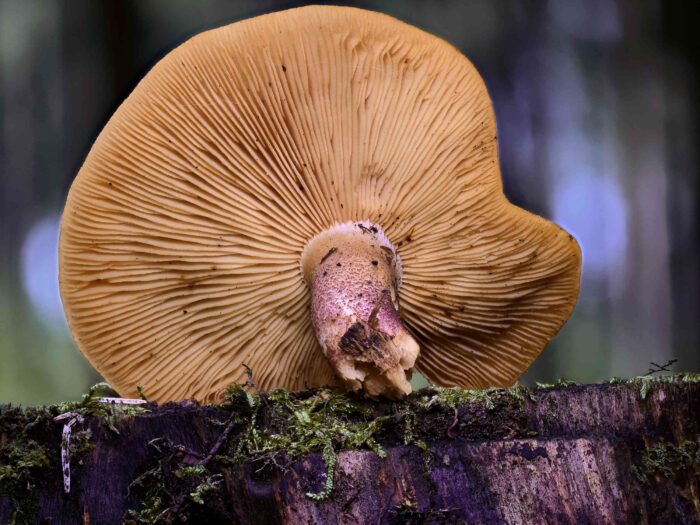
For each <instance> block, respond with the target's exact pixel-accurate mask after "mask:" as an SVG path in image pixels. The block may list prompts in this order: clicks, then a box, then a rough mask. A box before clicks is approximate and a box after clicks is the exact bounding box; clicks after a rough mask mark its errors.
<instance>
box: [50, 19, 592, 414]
mask: <svg viewBox="0 0 700 525" xmlns="http://www.w3.org/2000/svg"><path fill="white" fill-rule="evenodd" d="M347 221H369V222H370V223H373V224H378V225H381V226H382V227H383V230H384V232H385V234H386V236H387V237H388V238H389V239H390V240H391V242H392V243H393V245H394V246H396V247H397V249H398V252H399V253H400V257H401V261H402V265H403V284H402V286H401V289H400V303H401V307H402V310H401V315H402V318H403V320H404V322H405V323H406V324H407V325H408V327H409V329H410V330H411V331H412V332H413V334H414V335H415V336H416V338H417V340H418V341H419V343H420V345H421V347H422V353H421V357H420V359H419V361H418V365H417V366H418V369H419V370H420V371H421V372H422V373H423V374H424V375H425V376H426V377H427V378H428V379H429V380H431V381H433V382H435V383H437V384H440V385H461V386H465V387H484V386H487V385H508V384H512V383H513V381H515V380H516V379H517V378H518V377H519V376H520V375H521V373H522V372H523V371H524V370H525V369H526V368H527V367H528V366H529V365H530V363H531V362H532V361H533V360H534V359H535V357H536V356H537V355H538V353H539V352H540V351H541V350H542V348H543V347H544V345H545V344H546V343H547V342H548V341H549V340H550V339H551V338H552V337H553V336H554V334H555V333H556V332H557V331H558V330H559V328H560V327H561V326H562V324H563V323H564V322H565V321H566V319H567V318H568V316H569V315H570V313H571V310H572V308H573V306H574V303H575V301H576V297H577V294H578V283H579V271H580V270H579V269H580V252H579V248H578V246H577V244H576V241H575V240H574V239H573V238H572V237H571V236H570V235H569V234H567V233H566V232H565V231H563V230H561V229H560V228H559V227H557V226H556V225H554V224H552V223H550V222H548V221H546V220H544V219H542V218H540V217H537V216H535V215H532V214H530V213H528V212H526V211H524V210H522V209H519V208H517V207H515V206H513V205H511V204H510V203H509V202H508V201H507V200H506V198H505V197H504V195H503V193H502V187H501V180H500V174H499V168H498V159H497V146H496V125H495V120H494V115H493V111H492V108H491V102H490V100H489V97H488V94H487V92H486V88H485V86H484V84H483V82H482V80H481V78H480V77H479V75H478V73H477V72H476V71H475V69H474V67H473V66H472V64H471V63H470V62H469V61H468V60H467V59H466V58H465V57H464V56H463V55H461V54H460V53H459V52H458V51H457V50H455V49H454V48H453V47H452V46H450V45H449V44H447V43H446V42H444V41H443V40H441V39H439V38H436V37H434V36H432V35H430V34H427V33H425V32H423V31H421V30H419V29H417V28H415V27H412V26H409V25H406V24H404V23H402V22H399V21H397V20H395V19H393V18H391V17H388V16H386V15H382V14H378V13H372V12H368V11H363V10H359V9H353V8H345V7H320V6H311V7H305V8H300V9H293V10H289V11H284V12H279V13H273V14H269V15H265V16H261V17H257V18H253V19H250V20H246V21H243V22H238V23H236V24H232V25H229V26H226V27H222V28H219V29H215V30H212V31H208V32H206V33H203V34H200V35H198V36H196V37H194V38H192V39H191V40H189V41H187V42H186V43H185V44H183V45H181V46H180V47H178V48H177V49H175V50H174V51H172V52H171V53H169V54H168V55H167V56H166V57H165V58H163V59H162V60H161V61H160V62H159V63H158V64H157V65H156V66H155V67H154V68H153V69H152V70H151V71H150V72H149V73H148V74H147V75H146V77H145V78H144V79H143V80H142V81H141V82H140V83H139V85H138V86H137V87H136V89H135V90H134V92H133V93H132V94H131V95H130V96H129V97H128V98H127V100H126V101H125V102H124V103H123V104H122V105H121V107H120V108H119V109H118V110H117V112H116V113H115V114H114V116H113V117H112V118H111V119H110V121H109V122H108V124H107V125H106V126H105V128H104V130H103V131H102V133H101V134H100V136H99V137H98V139H97V141H96V142H95V144H94V146H93V147H92V150H91V151H90V153H89V155H88V157H87V159H86V160H85V163H84V165H83V166H82V168H81V170H80V172H79V173H78V176H77V178H76V179H75V182H74V183H73V186H72V188H71V190H70V193H69V195H68V200H67V203H66V207H65V211H64V215H63V223H62V229H61V240H60V248H59V251H60V285H61V295H62V298H63V303H64V307H65V310H66V315H67V318H68V322H69V325H70V327H71V330H72V332H73V334H74V337H75V339H76V341H77V344H78V346H79V348H80V350H81V351H82V352H83V353H84V354H85V355H86V356H87V358H88V360H89V361H90V362H91V363H92V364H93V366H95V368H96V369H97V370H98V371H99V372H100V373H101V374H102V375H103V376H104V377H105V379H107V380H108V381H109V382H110V383H111V385H112V386H113V387H114V388H116V390H117V391H118V392H119V393H120V394H122V395H125V396H135V395H136V387H137V385H141V386H143V387H144V389H145V390H144V391H145V393H146V395H147V396H148V397H149V398H150V399H153V400H157V401H161V402H162V401H166V400H177V399H182V398H187V397H193V396H194V397H196V398H198V399H200V400H203V401H204V400H215V399H216V398H217V395H218V394H219V393H220V392H221V391H222V390H223V389H224V388H225V387H226V386H227V385H229V384H231V383H233V382H242V381H244V380H245V370H244V368H243V367H242V366H241V365H242V364H243V363H245V364H247V365H249V366H250V367H251V368H252V369H253V373H254V375H255V378H256V381H257V383H258V385H259V386H260V387H262V388H271V387H286V388H289V389H298V388H302V387H304V386H305V385H308V386H313V385H321V384H325V383H328V382H329V381H331V380H332V373H331V369H330V367H329V366H328V364H327V362H326V360H325V359H324V358H323V356H322V355H321V352H320V351H319V347H318V343H317V341H316V339H315V337H314V332H313V330H312V327H311V322H310V320H309V293H308V290H307V287H306V285H305V283H304V280H303V276H302V272H301V269H300V262H299V261H300V255H301V254H302V252H303V250H304V247H305V246H306V244H307V243H308V241H309V240H310V239H312V238H313V237H314V236H315V235H316V234H318V233H319V232H321V231H324V230H326V229H327V228H329V227H331V226H332V225H334V224H337V223H344V222H347Z"/></svg>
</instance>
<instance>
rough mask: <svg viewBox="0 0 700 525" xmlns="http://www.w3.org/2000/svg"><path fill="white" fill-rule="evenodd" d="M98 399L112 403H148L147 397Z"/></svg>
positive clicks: (101, 401)
mask: <svg viewBox="0 0 700 525" xmlns="http://www.w3.org/2000/svg"><path fill="white" fill-rule="evenodd" d="M97 401H98V402H99V403H109V404H112V405H145V404H146V403H148V401H146V400H145V399H130V398H127V397H101V398H99V399H98V400H97Z"/></svg>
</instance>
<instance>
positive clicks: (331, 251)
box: [321, 248, 338, 263]
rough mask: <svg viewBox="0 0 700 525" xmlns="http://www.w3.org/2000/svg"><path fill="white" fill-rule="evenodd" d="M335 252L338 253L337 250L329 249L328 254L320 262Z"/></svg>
mask: <svg viewBox="0 0 700 525" xmlns="http://www.w3.org/2000/svg"><path fill="white" fill-rule="evenodd" d="M337 251H338V248H331V249H330V250H328V253H327V254H326V255H324V256H323V257H322V258H321V262H322V263H323V262H324V261H325V260H326V259H328V258H329V257H330V256H331V255H333V254H334V253H335V252H337Z"/></svg>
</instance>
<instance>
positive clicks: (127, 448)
mask: <svg viewBox="0 0 700 525" xmlns="http://www.w3.org/2000/svg"><path fill="white" fill-rule="evenodd" d="M640 387H641V388H640ZM430 395H431V394H430V393H427V394H426V396H424V397H423V398H422V399H423V401H422V402H423V405H421V406H422V407H423V408H421V409H420V410H416V411H415V412H414V413H415V415H416V418H415V424H414V431H415V435H414V438H415V441H414V442H420V440H424V441H425V442H426V443H427V451H428V452H429V454H425V453H424V451H423V450H421V448H419V447H417V446H415V445H405V444H403V442H402V441H403V440H402V438H401V435H402V434H401V433H396V432H393V430H392V429H391V428H389V429H388V430H387V431H385V432H384V433H380V434H379V435H378V436H377V441H378V442H380V443H381V445H382V446H383V447H384V450H385V451H386V453H387V457H386V458H384V459H383V458H381V457H379V456H378V455H377V454H375V453H374V452H372V451H365V450H361V451H345V452H341V453H340V454H339V456H338V462H337V467H336V469H335V474H334V480H335V487H334V489H333V491H332V492H331V495H330V497H329V498H328V499H327V500H325V501H322V502H317V501H314V500H313V499H311V498H309V497H308V496H307V495H306V494H307V493H309V492H312V493H318V492H320V491H321V490H322V489H323V486H324V483H325V467H324V460H323V458H322V456H321V455H320V454H311V455H308V456H307V457H305V458H302V459H301V460H299V461H296V462H292V461H287V460H285V459H284V458H278V459H276V460H275V461H274V462H268V463H266V464H264V465H262V466H261V464H260V463H257V464H256V463H250V462H249V463H244V464H233V463H230V462H227V461H226V460H225V458H221V457H219V456H217V454H220V453H223V450H224V447H223V446H222V445H223V444H224V443H226V442H227V440H228V439H229V438H232V437H234V436H235V433H236V432H237V430H236V426H237V425H238V426H240V422H239V423H232V421H233V419H232V414H231V412H230V411H227V410H226V409H224V408H221V407H211V406H209V407H199V406H197V405H196V404H194V403H187V402H185V403H180V404H169V405H164V406H161V407H151V412H150V413H148V414H144V415H138V416H133V417H128V416H124V418H123V419H124V420H123V421H121V422H116V423H115V422H114V421H112V422H105V420H104V418H103V419H102V421H101V422H100V421H97V420H96V419H93V420H85V421H84V422H82V423H79V422H75V424H74V425H73V433H74V434H73V436H74V439H75V436H78V435H79V434H77V432H78V431H79V430H80V429H83V430H82V431H84V430H85V429H89V430H90V431H91V433H92V435H91V441H92V442H93V443H94V444H95V448H94V449H92V450H89V451H87V452H84V453H82V454H81V455H79V456H77V455H76V456H75V457H74V459H73V460H72V464H71V468H72V471H71V476H70V477H71V481H72V486H71V491H70V493H69V494H66V493H65V491H64V487H63V482H62V475H61V472H60V469H58V468H55V467H49V468H48V471H45V472H43V473H42V474H41V476H42V479H43V480H44V481H43V482H40V481H37V482H36V488H35V489H34V491H35V496H36V500H35V502H36V508H35V509H34V514H32V515H31V519H30V520H29V521H32V520H34V518H36V521H41V520H42V519H44V520H47V522H49V523H52V524H61V523H71V524H72V523H92V524H95V523H99V524H103V523H105V524H106V523H120V522H121V520H122V517H123V516H124V515H125V513H126V512H127V509H129V508H132V509H141V510H143V509H144V507H143V504H144V503H145V505H146V507H148V505H151V506H152V508H153V511H152V512H151V515H150V516H148V515H147V514H148V513H147V512H142V514H141V515H140V516H141V518H142V519H143V520H144V521H143V522H146V521H148V520H149V519H150V520H153V519H155V518H156V517H159V518H158V519H159V520H160V521H162V522H176V523H179V522H185V521H187V522H189V523H241V524H264V525H270V524H275V523H292V524H297V523H304V524H306V523H313V524H326V523H333V524H346V523H358V524H360V523H361V524H364V523H381V524H391V523H395V524H398V523H470V524H471V523H483V524H491V523H493V524H497V523H512V524H520V523H591V524H598V523H601V524H602V523H620V524H622V523H663V524H665V523H698V522H699V521H700V499H699V498H700V490H699V489H700V484H699V481H700V464H699V462H700V437H699V434H700V427H699V426H698V424H699V422H700V383H690V382H686V383H661V382H654V383H653V384H652V385H651V386H650V385H649V384H646V385H644V384H642V383H634V384H628V383H624V384H608V385H588V386H568V387H557V388H548V389H540V390H537V391H536V392H535V395H534V396H533V397H532V398H529V397H525V398H524V400H523V402H522V403H513V402H502V400H500V401H498V400H497V402H496V403H495V404H493V405H491V406H488V407H484V405H483V403H478V402H470V403H464V404H461V405H458V406H457V408H456V409H454V408H450V407H449V406H438V405H435V406H431V405H430V403H425V400H426V399H429V398H430ZM414 399H416V398H414ZM418 399H420V398H418ZM372 406H374V407H376V410H375V414H388V415H391V414H396V417H397V426H398V417H399V413H400V412H401V410H403V409H402V403H393V402H389V401H383V402H380V403H377V404H375V405H372ZM3 410H4V414H5V415H6V416H7V414H9V413H10V412H8V411H9V410H13V409H10V408H8V407H5V408H4V409H3ZM2 414H3V412H2V411H0V415H2ZM5 420H7V418H6V419H5ZM2 421H3V419H0V424H1V423H2ZM66 421H67V418H66V419H63V420H62V421H59V422H53V423H50V424H48V426H42V424H41V423H35V424H34V427H32V429H30V430H28V431H27V432H28V434H26V435H25V438H26V437H27V436H29V437H32V438H35V439H38V441H40V442H41V443H43V445H44V446H45V447H46V449H47V450H54V451H60V447H61V429H62V427H63V425H65V424H66ZM110 424H116V426H117V428H118V429H119V434H116V433H115V432H114V431H112V430H110V429H109V425H110ZM389 426H390V427H391V425H389ZM37 429H40V431H39V430H37ZM35 431H36V432H38V433H39V434H40V435H38V436H37V435H35V434H32V432H35ZM229 432H230V435H229ZM3 436H4V437H3ZM0 437H2V440H0V447H2V446H5V447H7V446H8V445H9V444H11V440H12V439H13V436H8V435H3V429H2V428H0ZM157 438H161V439H158V440H157V441H155V442H154V441H152V440H155V439H157ZM149 442H151V445H150V446H149V445H148V443H149ZM165 443H169V445H168V447H169V448H168V450H165V451H164V449H165V448H167V447H166V445H165ZM153 449H157V450H159V452H160V453H161V454H160V457H159V459H154V455H153ZM164 452H165V453H164ZM0 457H1V456H0ZM77 457H80V458H82V459H81V460H80V461H77V460H76V458H77ZM163 458H166V459H163ZM49 459H51V458H49ZM174 460H177V465H180V470H176V469H175V468H174V465H175V464H176V463H173V461H174ZM198 464H200V465H206V466H207V468H208V470H209V471H210V475H209V476H208V477H206V480H205V481H206V482H204V483H203V482H202V481H201V479H200V480H199V481H198V485H197V486H196V487H192V486H191V487H190V488H189V489H187V490H185V491H184V492H182V491H180V492H181V493H182V496H181V497H178V496H173V495H172V494H175V493H176V492H177V487H178V484H179V483H181V482H182V480H183V479H184V478H185V477H186V474H184V472H185V471H184V470H182V466H183V465H185V466H189V467H190V468H191V470H196V469H197V468H198V467H197V465H198ZM154 467H155V468H154ZM149 469H150V470H149ZM147 471H149V472H150V474H149V475H150V476H151V478H149V477H148V476H146V477H143V478H141V480H142V482H143V483H141V485H142V486H141V487H140V488H139V487H137V485H138V483H137V484H136V485H133V484H132V482H133V481H134V480H135V479H136V478H137V477H138V476H140V475H142V474H143V473H144V472H147ZM2 472H3V471H2V462H0V476H1V475H2ZM1 479H2V478H1V477H0V494H2V493H3V488H2V481H1ZM159 482H162V483H163V487H162V489H164V490H166V491H167V492H169V493H170V496H168V495H167V492H164V491H161V492H160V493H159V491H158V490H156V489H157V484H158V483H159ZM130 484H132V485H131V490H127V489H128V488H129V486H130ZM149 491H150V492H149ZM158 497H160V498H161V499H167V498H169V497H172V500H171V501H168V502H166V503H167V505H165V506H163V505H162V503H163V501H161V502H160V503H161V504H160V506H158V502H157V498H158ZM149 498H150V499H149ZM12 515H13V503H12V501H11V499H10V498H9V497H7V496H0V523H8V522H10V521H11V519H12ZM25 516H26V514H25ZM135 516H136V515H133V514H132V519H136V517H135ZM17 517H19V518H21V517H22V514H21V513H18V514H17ZM19 521H20V520H19V519H18V522H19Z"/></svg>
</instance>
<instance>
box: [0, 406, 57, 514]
mask: <svg viewBox="0 0 700 525" xmlns="http://www.w3.org/2000/svg"><path fill="white" fill-rule="evenodd" d="M47 423H48V420H47V419H46V417H45V412H44V410H43V409H33V408H23V407H6V408H0V496H5V497H7V498H9V500H10V503H11V504H12V507H13V509H14V516H15V518H16V519H18V520H20V521H26V520H27V519H29V518H31V517H33V516H35V515H36V512H37V509H38V507H37V501H36V486H37V484H38V482H39V480H41V479H42V478H44V477H45V475H44V474H45V470H46V469H47V467H49V464H50V461H49V457H50V456H49V451H48V450H46V449H45V448H44V446H43V445H42V444H41V443H40V442H39V441H37V439H36V437H37V436H36V435H35V433H36V434H41V433H42V431H43V430H44V428H45V425H46V424H47Z"/></svg>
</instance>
